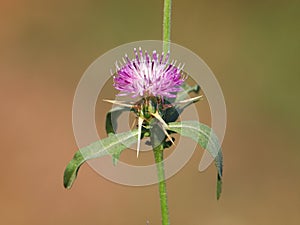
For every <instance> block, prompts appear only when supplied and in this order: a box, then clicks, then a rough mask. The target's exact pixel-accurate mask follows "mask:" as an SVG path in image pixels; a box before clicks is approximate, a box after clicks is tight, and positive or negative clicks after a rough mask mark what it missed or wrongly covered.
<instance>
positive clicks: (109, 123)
mask: <svg viewBox="0 0 300 225" xmlns="http://www.w3.org/2000/svg"><path fill="white" fill-rule="evenodd" d="M127 111H130V108H127V107H114V108H112V109H111V110H110V111H109V112H108V113H107V114H106V121H105V129H106V133H107V135H110V134H115V130H116V129H117V118H118V117H119V116H120V115H121V114H122V113H123V112H127Z"/></svg>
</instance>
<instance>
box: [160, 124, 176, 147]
mask: <svg viewBox="0 0 300 225" xmlns="http://www.w3.org/2000/svg"><path fill="white" fill-rule="evenodd" d="M162 129H163V131H164V133H165V135H166V136H167V138H168V139H169V140H170V141H171V142H172V144H173V145H175V143H174V141H173V139H172V138H171V136H170V135H169V134H168V132H167V130H166V129H165V128H164V127H162ZM175 146H176V145H175Z"/></svg>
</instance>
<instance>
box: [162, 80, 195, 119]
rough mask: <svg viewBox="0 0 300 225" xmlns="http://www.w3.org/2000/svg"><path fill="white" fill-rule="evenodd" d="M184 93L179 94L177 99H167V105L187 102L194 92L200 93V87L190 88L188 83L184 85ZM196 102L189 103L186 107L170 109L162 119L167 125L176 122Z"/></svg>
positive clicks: (176, 106) (180, 106)
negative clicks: (190, 94)
mask: <svg viewBox="0 0 300 225" xmlns="http://www.w3.org/2000/svg"><path fill="white" fill-rule="evenodd" d="M181 87H182V89H183V90H182V91H180V92H178V93H177V95H176V98H175V99H171V98H167V99H166V100H165V101H166V103H174V102H180V101H182V100H186V99H187V98H188V97H189V95H188V94H189V93H191V92H194V93H198V92H199V91H200V86H199V85H194V86H189V85H188V84H186V83H183V84H182V86H181ZM193 103H194V102H190V103H187V104H185V105H175V106H174V107H171V108H168V109H166V110H165V112H164V114H163V116H162V118H163V119H164V121H166V123H169V122H175V121H176V120H177V119H178V117H179V116H180V114H181V113H182V112H183V110H184V109H185V108H186V107H188V106H189V105H191V104H193Z"/></svg>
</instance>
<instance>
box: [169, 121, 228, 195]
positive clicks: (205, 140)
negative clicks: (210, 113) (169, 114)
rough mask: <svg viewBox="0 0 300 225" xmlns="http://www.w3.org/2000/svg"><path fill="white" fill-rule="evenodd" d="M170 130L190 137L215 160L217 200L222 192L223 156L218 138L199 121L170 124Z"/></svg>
mask: <svg viewBox="0 0 300 225" xmlns="http://www.w3.org/2000/svg"><path fill="white" fill-rule="evenodd" d="M169 130H171V131H174V132H176V133H179V134H181V135H182V136H185V137H189V138H191V139H193V140H194V141H196V142H197V143H198V144H199V145H200V146H201V147H202V148H204V149H205V150H207V151H208V152H209V153H210V154H211V155H212V157H213V158H214V159H215V165H216V167H217V171H218V174H217V199H219V198H220V195H221V191H222V175H223V155H222V150H221V146H220V144H219V141H218V138H217V136H216V135H215V133H214V132H213V131H212V129H211V128H210V127H208V126H207V125H205V124H203V123H200V122H199V121H182V122H173V123H169Z"/></svg>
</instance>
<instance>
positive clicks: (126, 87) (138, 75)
mask: <svg viewBox="0 0 300 225" xmlns="http://www.w3.org/2000/svg"><path fill="white" fill-rule="evenodd" d="M134 53H135V58H134V59H132V60H131V59H129V57H128V56H127V55H125V58H123V62H124V64H123V65H122V64H118V63H116V72H115V73H114V74H113V78H114V87H115V88H116V89H117V90H119V91H121V93H119V94H118V95H119V96H120V95H130V94H131V97H133V98H135V97H137V96H140V97H142V99H141V100H139V101H137V102H136V103H134V104H132V103H131V104H130V103H127V102H121V101H114V100H104V101H107V102H110V103H114V104H118V105H121V106H125V107H129V108H131V110H132V111H133V112H135V114H136V116H137V117H138V144H137V156H138V155H139V151H140V139H141V136H142V126H145V127H149V124H150V123H151V122H152V119H156V120H157V121H158V122H159V125H160V127H161V129H162V130H163V132H164V134H165V135H166V137H167V138H168V139H169V140H170V141H171V142H172V144H174V142H173V139H172V138H171V137H170V135H169V133H168V132H167V129H168V125H167V123H166V122H165V121H164V120H163V118H162V115H163V114H164V110H165V109H166V108H170V107H173V105H174V104H179V103H187V102H189V101H197V100H198V99H200V98H201V96H198V97H196V98H191V99H189V100H185V101H184V102H177V103H173V105H172V104H169V103H168V104H166V103H165V98H166V97H167V98H175V97H176V94H177V92H179V91H181V90H182V88H181V87H180V86H181V85H182V83H183V82H184V81H185V79H186V77H187V76H186V73H185V72H184V71H183V65H181V64H179V65H178V66H176V61H172V62H171V63H168V61H169V56H170V54H169V53H167V55H166V56H165V57H164V53H162V54H161V56H160V57H159V54H158V53H157V52H156V51H153V53H152V57H151V56H150V55H149V54H148V53H147V51H145V54H143V51H142V49H141V48H139V51H137V49H136V48H135V49H134Z"/></svg>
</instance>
